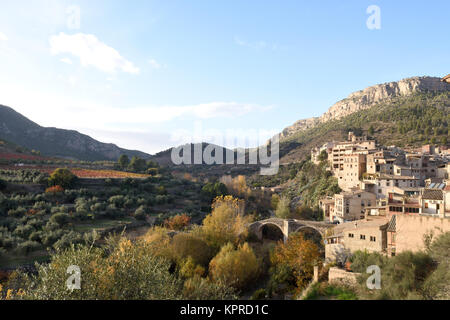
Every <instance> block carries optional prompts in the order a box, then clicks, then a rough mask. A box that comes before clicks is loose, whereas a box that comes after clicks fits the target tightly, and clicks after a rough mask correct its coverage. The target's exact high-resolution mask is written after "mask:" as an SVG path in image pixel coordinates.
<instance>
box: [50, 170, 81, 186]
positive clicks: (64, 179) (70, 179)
mask: <svg viewBox="0 0 450 320" xmlns="http://www.w3.org/2000/svg"><path fill="white" fill-rule="evenodd" d="M76 180H77V177H76V176H75V175H74V174H73V173H72V171H70V170H69V169H65V168H58V169H56V170H55V171H53V173H52V174H51V176H50V178H49V179H48V183H49V185H50V186H61V187H63V188H64V189H69V188H71V187H73V185H74V184H75V182H76Z"/></svg>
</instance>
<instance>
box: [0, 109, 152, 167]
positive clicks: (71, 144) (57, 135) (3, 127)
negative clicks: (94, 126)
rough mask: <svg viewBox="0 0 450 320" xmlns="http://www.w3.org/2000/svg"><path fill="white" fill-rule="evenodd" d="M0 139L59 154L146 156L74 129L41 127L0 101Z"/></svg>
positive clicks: (108, 157) (104, 157) (109, 157)
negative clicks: (103, 141)
mask: <svg viewBox="0 0 450 320" xmlns="http://www.w3.org/2000/svg"><path fill="white" fill-rule="evenodd" d="M0 139H5V140H7V141H10V142H12V143H15V144H17V145H20V146H23V147H25V148H28V149H35V150H39V151H40V152H41V154H42V155H45V156H53V157H61V158H70V159H79V160H91V161H93V160H117V159H118V158H119V156H120V155H121V154H126V155H128V156H129V157H132V156H140V157H142V158H149V157H150V155H148V154H146V153H144V152H140V151H135V150H127V149H122V148H119V147H118V146H116V145H115V144H111V143H102V142H99V141H97V140H95V139H93V138H91V137H89V136H87V135H85V134H82V133H79V132H78V131H74V130H64V129H57V128H45V127H41V126H40V125H38V124H37V123H35V122H33V121H31V120H29V119H28V118H26V117H24V116H23V115H21V114H20V113H18V112H16V111H14V110H13V109H12V108H10V107H6V106H3V105H0Z"/></svg>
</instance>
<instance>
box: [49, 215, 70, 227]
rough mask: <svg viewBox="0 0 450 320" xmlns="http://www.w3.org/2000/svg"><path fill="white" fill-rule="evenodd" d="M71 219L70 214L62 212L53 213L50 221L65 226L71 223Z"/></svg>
mask: <svg viewBox="0 0 450 320" xmlns="http://www.w3.org/2000/svg"><path fill="white" fill-rule="evenodd" d="M69 220H70V218H69V215H67V214H66V213H62V212H60V213H55V214H54V215H52V216H51V217H50V220H49V221H50V222H52V223H57V224H58V225H60V226H64V225H66V224H68V223H69Z"/></svg>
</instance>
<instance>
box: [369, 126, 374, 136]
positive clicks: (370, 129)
mask: <svg viewBox="0 0 450 320" xmlns="http://www.w3.org/2000/svg"><path fill="white" fill-rule="evenodd" d="M368 132H369V135H371V136H373V134H374V133H375V129H374V128H373V125H370V127H369V131H368Z"/></svg>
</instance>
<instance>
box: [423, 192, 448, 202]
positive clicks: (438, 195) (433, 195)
mask: <svg viewBox="0 0 450 320" xmlns="http://www.w3.org/2000/svg"><path fill="white" fill-rule="evenodd" d="M422 198H423V199H427V200H443V199H444V196H443V194H442V190H435V189H424V190H423V194H422Z"/></svg>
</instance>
